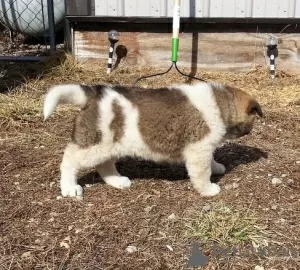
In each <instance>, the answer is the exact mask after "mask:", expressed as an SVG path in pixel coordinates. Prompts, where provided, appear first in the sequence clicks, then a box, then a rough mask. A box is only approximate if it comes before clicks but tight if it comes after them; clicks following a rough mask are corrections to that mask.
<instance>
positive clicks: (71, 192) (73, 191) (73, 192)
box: [61, 185, 83, 197]
mask: <svg viewBox="0 0 300 270" xmlns="http://www.w3.org/2000/svg"><path fill="white" fill-rule="evenodd" d="M82 193H83V189H82V187H81V186H80V185H69V186H64V185H63V186H61V195H62V196H63V197H67V196H70V197H77V196H78V197H81V196H82Z"/></svg>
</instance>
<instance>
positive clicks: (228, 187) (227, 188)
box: [224, 184, 232, 190]
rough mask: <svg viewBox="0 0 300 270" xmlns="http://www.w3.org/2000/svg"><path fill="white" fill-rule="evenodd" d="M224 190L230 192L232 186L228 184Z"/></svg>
mask: <svg viewBox="0 0 300 270" xmlns="http://www.w3.org/2000/svg"><path fill="white" fill-rule="evenodd" d="M224 188H225V190H230V189H232V185H231V184H228V185H225V187H224Z"/></svg>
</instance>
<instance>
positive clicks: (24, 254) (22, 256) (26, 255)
mask: <svg viewBox="0 0 300 270" xmlns="http://www.w3.org/2000/svg"><path fill="white" fill-rule="evenodd" d="M30 256H31V252H30V251H26V252H24V253H23V254H22V255H21V258H23V259H26V258H28V257H30Z"/></svg>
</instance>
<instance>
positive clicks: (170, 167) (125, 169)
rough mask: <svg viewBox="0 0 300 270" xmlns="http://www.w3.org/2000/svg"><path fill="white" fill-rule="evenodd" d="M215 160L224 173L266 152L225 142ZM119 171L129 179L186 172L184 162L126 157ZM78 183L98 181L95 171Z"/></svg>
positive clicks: (168, 176) (169, 177)
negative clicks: (171, 162)
mask: <svg viewBox="0 0 300 270" xmlns="http://www.w3.org/2000/svg"><path fill="white" fill-rule="evenodd" d="M214 156H215V159H216V161H217V162H220V163H222V164H224V166H225V167H226V173H229V172H230V171H231V170H233V169H234V168H236V167H237V166H239V165H241V164H247V163H251V162H255V161H257V160H259V159H260V158H268V154H267V153H266V152H264V151H262V150H261V149H259V148H256V147H251V146H245V145H240V144H235V143H229V144H226V145H224V146H222V147H220V148H219V149H217V151H216V153H215V155H214ZM116 167H117V169H118V171H119V173H120V174H121V175H123V176H127V177H129V178H130V179H144V180H146V179H164V180H169V181H177V180H184V179H187V178H188V174H187V171H186V168H185V166H184V164H180V165H178V164H168V163H155V162H151V161H145V160H140V159H133V158H126V159H123V160H120V161H119V162H118V163H117V165H116ZM221 178H222V176H213V177H212V182H218V181H220V179H221ZM78 182H79V184H80V185H86V184H95V183H100V182H102V181H101V178H100V176H99V175H98V174H97V173H96V172H92V173H88V174H86V175H84V176H83V177H81V178H80V179H79V181H78Z"/></svg>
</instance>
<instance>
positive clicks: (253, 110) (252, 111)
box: [247, 99, 264, 117]
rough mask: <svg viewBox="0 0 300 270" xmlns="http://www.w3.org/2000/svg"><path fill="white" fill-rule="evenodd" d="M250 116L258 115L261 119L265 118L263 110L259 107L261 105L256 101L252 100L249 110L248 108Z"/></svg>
mask: <svg viewBox="0 0 300 270" xmlns="http://www.w3.org/2000/svg"><path fill="white" fill-rule="evenodd" d="M247 113H248V114H258V115H259V116H260V117H263V116H264V115H263V112H262V109H261V107H260V105H259V103H258V102H257V101H256V100H253V99H252V100H250V102H249V105H248V108H247Z"/></svg>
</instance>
